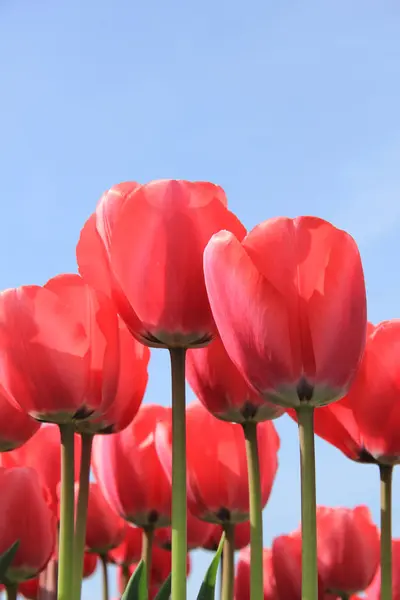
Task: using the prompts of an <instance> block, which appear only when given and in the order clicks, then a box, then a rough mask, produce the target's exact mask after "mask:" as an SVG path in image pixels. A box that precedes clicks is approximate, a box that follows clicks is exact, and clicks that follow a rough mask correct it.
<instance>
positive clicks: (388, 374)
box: [291, 320, 400, 464]
mask: <svg viewBox="0 0 400 600" xmlns="http://www.w3.org/2000/svg"><path fill="white" fill-rule="evenodd" d="M399 349H400V320H393V321H385V322H383V323H380V324H379V325H378V326H377V327H375V328H374V327H373V326H370V327H369V335H368V337H367V344H366V347H365V353H364V357H363V360H362V362H361V365H360V368H359V370H358V373H357V376H356V378H355V380H354V382H353V385H352V386H351V389H350V391H349V393H348V394H347V396H345V398H343V399H342V400H341V401H340V402H338V403H337V404H332V405H331V406H327V407H324V408H321V409H319V410H318V411H316V414H315V432H316V433H317V434H318V435H319V436H321V437H322V438H324V439H325V440H327V441H328V442H330V443H331V444H333V445H334V446H336V447H337V448H339V450H341V451H342V452H343V453H344V454H345V455H346V456H348V457H349V458H351V459H353V460H356V461H359V462H367V463H371V462H378V463H383V464H385V463H389V464H396V463H397V462H399V461H400V433H399V432H400V409H399V408H398V397H399V394H400V358H399ZM291 416H293V415H291Z"/></svg>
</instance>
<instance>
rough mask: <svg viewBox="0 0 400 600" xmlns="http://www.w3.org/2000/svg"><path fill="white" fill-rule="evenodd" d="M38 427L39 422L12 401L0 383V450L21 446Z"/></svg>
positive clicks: (5, 450)
mask: <svg viewBox="0 0 400 600" xmlns="http://www.w3.org/2000/svg"><path fill="white" fill-rule="evenodd" d="M39 427H40V423H38V422H37V421H35V420H34V419H32V417H30V416H29V415H28V413H26V412H25V411H24V410H22V409H21V407H20V406H18V405H17V404H16V403H15V401H12V400H11V399H10V397H9V395H8V393H7V392H6V390H5V389H3V387H2V386H1V385H0V452H7V451H9V450H13V449H14V448H18V447H19V446H22V444H24V443H25V442H27V441H28V440H29V439H30V438H31V437H32V436H33V434H34V433H36V431H37V430H38V429H39Z"/></svg>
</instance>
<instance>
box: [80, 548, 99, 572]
mask: <svg viewBox="0 0 400 600" xmlns="http://www.w3.org/2000/svg"><path fill="white" fill-rule="evenodd" d="M97 562H98V559H97V554H93V553H92V552H85V554H84V556H83V578H84V579H88V578H89V577H91V576H92V575H93V574H94V573H95V572H96V569H97Z"/></svg>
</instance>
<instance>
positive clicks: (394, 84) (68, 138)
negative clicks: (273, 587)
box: [0, 0, 400, 600]
mask: <svg viewBox="0 0 400 600" xmlns="http://www.w3.org/2000/svg"><path fill="white" fill-rule="evenodd" d="M0 55H1V56H2V60H1V69H0V74H1V94H0V115H1V116H0V122H1V127H0V131H1V145H0V171H1V182H2V183H1V185H2V191H1V209H2V211H1V220H0V267H1V268H0V285H1V287H2V288H7V287H12V286H16V285H20V284H25V283H43V282H45V281H46V280H47V279H48V278H50V277H51V276H53V275H55V274H57V273H59V272H65V271H73V270H75V268H76V266H75V254H74V252H75V244H76V241H77V239H78V236H79V231H80V228H81V226H82V224H83V222H84V220H85V219H86V218H87V216H88V215H89V214H90V213H91V212H92V211H93V209H94V207H95V204H96V202H97V200H98V198H99V196H100V195H101V193H102V192H103V190H105V189H106V188H108V187H110V186H111V185H112V184H114V183H118V182H120V181H123V180H127V179H134V180H137V181H140V182H146V181H148V180H150V179H158V178H164V177H171V178H186V179H207V180H210V181H214V182H215V183H219V184H221V185H222V186H223V187H224V188H225V190H226V191H227V194H228V197H229V202H230V206H231V208H232V210H234V211H235V212H236V213H237V214H238V216H239V217H240V218H241V219H242V220H243V222H244V223H245V225H246V226H247V227H249V228H250V227H252V226H254V225H255V224H256V223H258V222H259V221H262V220H264V219H266V218H268V217H272V216H276V215H287V216H296V215H299V214H315V215H319V216H322V217H324V218H327V219H330V220H331V221H332V222H334V223H335V224H336V225H338V226H340V227H343V228H346V229H347V230H348V231H350V232H351V233H352V234H353V235H354V236H355V238H356V239H357V241H358V243H359V246H360V249H361V253H362V257H363V261H364V267H365V274H366V279H367V287H368V300H369V317H370V319H371V320H372V321H379V320H383V319H387V318H393V317H397V316H399V315H400V301H399V296H400V277H399V266H398V261H399V256H400V253H399V245H400V241H399V240H400V238H399V234H398V231H399V226H400V167H399V164H400V120H399V106H400V7H399V4H398V2H396V1H395V0H387V1H386V2H376V1H375V0H374V1H371V0H353V1H352V2H349V1H348V0H335V1H333V0H327V1H325V2H321V1H317V0H314V1H310V0H308V1H306V2H295V1H289V0H281V1H280V2H275V1H272V0H248V2H246V3H243V2H237V1H236V2H235V1H233V2H232V1H230V2H228V1H225V0H220V1H217V2H213V1H212V0H203V1H202V2H186V3H185V2H182V1H178V0H170V1H169V2H161V1H160V0H158V1H148V2H132V1H128V0H126V1H123V0H96V1H94V0H85V2H81V1H79V0H69V1H68V2H54V1H51V0H37V1H35V2H28V1H27V0H2V1H1V3H0ZM151 375H152V377H151V380H150V385H149V388H148V392H147V395H146V400H147V401H151V402H160V403H169V401H170V397H169V379H168V378H169V367H168V360H167V355H166V353H165V352H163V351H158V352H157V351H155V352H153V357H152V362H151ZM277 427H278V430H279V433H280V434H281V438H282V449H281V452H280V470H279V474H278V477H277V480H276V485H275V488H274V491H273V494H272V497H271V500H270V502H269V504H268V506H267V508H266V510H265V526H264V527H265V544H266V545H267V544H269V543H270V541H271V539H272V537H273V536H275V535H277V534H279V533H283V532H288V531H290V530H292V529H293V528H296V527H297V525H298V522H299V518H300V512H299V509H300V504H299V481H298V452H297V438H296V428H295V425H294V424H293V423H292V422H291V421H290V420H289V419H287V418H286V417H284V418H282V419H281V420H280V421H279V422H277ZM317 477H318V492H317V493H318V502H319V503H320V504H328V505H329V504H330V505H348V506H354V505H356V504H358V503H361V502H365V503H367V504H368V505H369V506H370V507H371V509H372V511H373V515H374V518H375V519H378V515H379V511H378V473H377V471H376V469H374V468H373V467H367V466H358V465H355V464H352V463H351V462H350V461H347V460H346V459H345V458H343V457H342V456H341V455H340V454H339V452H338V451H336V450H335V449H333V448H330V447H329V446H328V445H327V444H326V443H324V442H321V441H318V442H317ZM399 486H400V481H399V479H398V477H397V476H396V477H395V484H394V488H395V493H397V494H399V493H400V489H399ZM395 506H396V504H395ZM394 533H395V535H397V536H399V537H400V517H399V515H398V514H396V512H395V514H394ZM207 562H208V557H207V556H205V555H204V554H203V553H196V554H195V555H194V575H193V576H192V578H191V580H190V583H189V598H193V597H195V590H197V589H198V587H199V583H200V580H201V577H202V574H203V572H204V570H205V568H206V564H207ZM99 585H100V583H99V578H95V579H93V580H92V581H91V582H90V583H89V582H88V583H87V584H85V591H84V598H85V599H86V600H89V599H93V598H94V597H100V596H99V593H100V587H99Z"/></svg>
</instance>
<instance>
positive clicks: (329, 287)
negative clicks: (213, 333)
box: [204, 217, 366, 407]
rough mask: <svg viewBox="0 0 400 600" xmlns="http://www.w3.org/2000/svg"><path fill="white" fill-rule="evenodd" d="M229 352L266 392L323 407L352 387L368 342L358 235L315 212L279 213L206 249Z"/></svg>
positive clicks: (211, 292)
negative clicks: (313, 214) (310, 214)
mask: <svg viewBox="0 0 400 600" xmlns="http://www.w3.org/2000/svg"><path fill="white" fill-rule="evenodd" d="M204 269H205V281H206V286H207V291H208V296H209V299H210V304H211V308H212V311H213V315H214V318H215V321H216V324H217V327H218V331H219V333H220V335H221V338H222V341H223V343H224V345H225V348H226V349H227V351H228V353H229V356H230V357H231V359H232V360H233V362H234V363H235V365H236V366H237V367H238V369H239V371H240V372H241V373H242V375H243V376H244V377H245V378H246V380H247V381H248V383H249V384H250V385H252V386H253V387H254V388H255V389H256V390H257V391H258V392H259V393H260V394H261V395H263V396H264V397H265V399H266V400H272V401H273V402H276V403H277V404H280V405H282V406H285V407H287V406H292V407H293V406H298V405H299V404H300V402H303V401H307V402H308V403H310V404H312V405H314V406H320V405H324V404H327V403H329V402H333V401H334V400H338V399H339V398H340V397H341V396H343V395H344V394H345V393H346V392H347V390H348V389H349V387H350V384H351V382H352V379H353V377H354V375H355V373H356V370H357V367H358V365H359V362H360V359H361V356H362V352H363V349H364V345H365V331H366V298H365V284H364V276H363V271H362V266H361V260H360V256H359V252H358V249H357V246H356V244H355V242H354V240H353V239H352V238H351V237H350V236H349V235H348V234H347V233H345V232H344V231H341V230H339V229H336V228H335V227H333V226H332V225H331V224H330V223H327V222H326V221H323V220H322V219H318V218H316V217H299V218H297V219H287V218H283V217H282V218H276V219H270V220H268V221H264V223H261V224H260V225H258V226H257V227H255V228H254V229H253V230H252V231H251V232H250V233H249V234H248V235H247V236H246V237H245V238H244V240H243V242H242V243H240V241H238V240H237V239H236V238H235V236H234V235H232V234H231V233H229V232H226V231H222V232H220V233H218V234H217V235H214V236H213V237H212V239H211V241H210V242H209V244H208V245H207V248H206V250H205V253H204Z"/></svg>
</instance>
